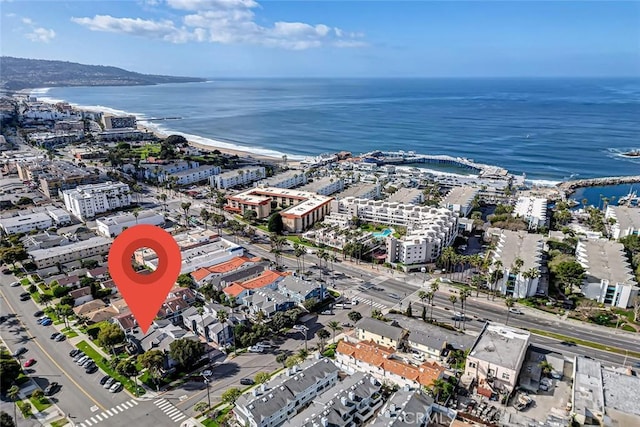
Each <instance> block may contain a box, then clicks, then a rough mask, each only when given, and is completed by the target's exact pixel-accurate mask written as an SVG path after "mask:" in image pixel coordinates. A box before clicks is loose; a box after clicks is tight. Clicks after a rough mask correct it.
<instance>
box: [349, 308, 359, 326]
mask: <svg viewBox="0 0 640 427" xmlns="http://www.w3.org/2000/svg"><path fill="white" fill-rule="evenodd" d="M347 317H348V318H349V320H351V321H352V322H353V323H358V322H359V321H360V319H362V314H360V312H359V311H355V310H352V311H350V312H349V314H347Z"/></svg>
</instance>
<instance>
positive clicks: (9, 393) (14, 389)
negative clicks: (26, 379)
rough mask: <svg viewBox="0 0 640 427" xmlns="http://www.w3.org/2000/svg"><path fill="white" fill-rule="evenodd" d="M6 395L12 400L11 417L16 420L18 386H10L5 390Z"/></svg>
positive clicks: (18, 396) (18, 397) (18, 395)
mask: <svg viewBox="0 0 640 427" xmlns="http://www.w3.org/2000/svg"><path fill="white" fill-rule="evenodd" d="M7 397H8V398H9V399H11V401H12V402H13V419H14V420H16V421H17V420H18V414H17V412H16V408H17V407H18V404H17V402H18V400H19V399H20V388H18V386H16V385H14V386H11V388H10V389H9V390H8V391H7Z"/></svg>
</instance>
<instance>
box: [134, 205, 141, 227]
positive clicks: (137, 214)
mask: <svg viewBox="0 0 640 427" xmlns="http://www.w3.org/2000/svg"><path fill="white" fill-rule="evenodd" d="M138 216H140V209H137V208H136V209H134V210H133V217H134V218H135V219H136V225H138Z"/></svg>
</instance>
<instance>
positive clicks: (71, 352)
mask: <svg viewBox="0 0 640 427" xmlns="http://www.w3.org/2000/svg"><path fill="white" fill-rule="evenodd" d="M78 353H80V350H78V349H77V348H74V349H73V350H71V351H70V352H69V356H70V357H74V356H75V355H76V354H78Z"/></svg>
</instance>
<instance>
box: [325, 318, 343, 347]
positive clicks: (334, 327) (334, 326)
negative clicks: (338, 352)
mask: <svg viewBox="0 0 640 427" xmlns="http://www.w3.org/2000/svg"><path fill="white" fill-rule="evenodd" d="M327 328H329V329H331V332H333V338H332V340H331V341H332V342H336V332H337V331H341V330H342V326H340V323H338V321H337V320H332V321H331V322H329V323H327Z"/></svg>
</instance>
